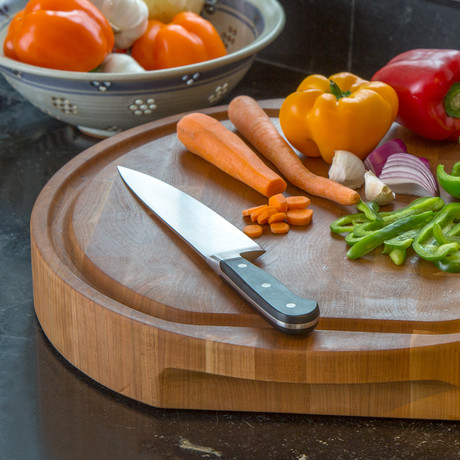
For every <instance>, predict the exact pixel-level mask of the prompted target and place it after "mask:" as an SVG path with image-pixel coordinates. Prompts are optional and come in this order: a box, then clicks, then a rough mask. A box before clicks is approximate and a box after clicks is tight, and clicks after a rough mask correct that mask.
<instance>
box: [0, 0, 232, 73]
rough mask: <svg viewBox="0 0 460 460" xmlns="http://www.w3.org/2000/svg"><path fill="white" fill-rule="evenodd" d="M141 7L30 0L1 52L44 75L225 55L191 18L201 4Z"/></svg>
mask: <svg viewBox="0 0 460 460" xmlns="http://www.w3.org/2000/svg"><path fill="white" fill-rule="evenodd" d="M148 3H149V5H147V3H146V2H144V0H111V1H108V0H91V1H89V0H62V1H60V2H56V1H55V0H29V2H28V3H27V5H26V6H25V8H24V9H23V10H21V11H19V12H18V13H17V14H16V15H15V16H14V17H13V19H12V21H11V23H10V26H9V28H8V33H7V36H6V38H5V41H4V45H3V53H4V55H5V56H6V57H9V58H11V59H15V60H18V61H21V62H25V63H27V64H31V65H35V66H39V67H45V68H49V69H56V70H70V71H76V72H90V71H95V70H97V71H100V72H131V73H132V72H144V71H146V70H157V69H166V68H171V67H180V66H184V65H189V64H195V63H198V62H203V61H207V60H210V59H216V58H218V57H221V56H224V55H226V54H227V51H226V49H225V45H224V44H223V42H222V40H221V38H220V36H219V34H218V32H217V31H216V29H215V28H214V26H213V25H212V24H211V23H210V22H209V21H208V20H206V19H204V18H203V17H201V16H200V15H199V14H197V13H199V11H200V10H201V8H202V6H203V2H202V1H201V0H200V1H189V2H184V1H180V2H179V1H178V0H157V1H150V2H148ZM198 8H200V10H198ZM195 11H196V12H195ZM172 12H174V15H171V13H172ZM163 21H166V22H163Z"/></svg>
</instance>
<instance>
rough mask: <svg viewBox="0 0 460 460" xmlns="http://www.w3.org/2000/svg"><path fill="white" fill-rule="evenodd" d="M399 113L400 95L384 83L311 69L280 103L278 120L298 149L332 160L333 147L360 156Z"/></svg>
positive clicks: (370, 147) (289, 139)
mask: <svg viewBox="0 0 460 460" xmlns="http://www.w3.org/2000/svg"><path fill="white" fill-rule="evenodd" d="M397 113H398V96H397V94H396V92H395V90H394V89H393V88H392V87H391V86H389V85H387V84H386V83H383V82H379V81H373V82H369V81H367V80H363V79H362V78H360V77H358V76H356V75H354V74H351V73H348V72H341V73H337V74H335V75H332V76H330V77H329V78H327V77H325V76H323V75H316V74H315V75H309V76H308V77H306V78H305V79H304V80H303V81H302V83H301V84H300V85H299V87H298V88H297V91H296V92H294V93H292V94H290V95H289V96H288V97H287V98H286V99H285V100H284V101H283V103H282V105H281V110H280V115H279V119H280V125H281V129H282V130H283V133H284V135H285V136H286V138H287V140H288V141H289V142H290V143H291V144H292V145H293V146H294V147H295V148H296V149H297V150H299V151H300V152H301V153H303V154H304V155H307V156H311V157H319V156H321V157H322V158H323V159H324V160H325V161H326V162H327V163H332V158H333V156H334V151H335V150H348V151H349V152H352V153H354V154H355V155H357V156H358V157H359V158H361V159H364V158H365V157H366V156H367V155H368V154H369V153H370V152H371V151H372V150H373V149H374V148H375V147H376V146H377V144H378V143H379V142H380V140H381V139H382V138H383V136H384V135H385V134H386V133H387V131H388V129H389V128H390V126H391V124H392V123H393V122H394V120H395V118H396V115H397Z"/></svg>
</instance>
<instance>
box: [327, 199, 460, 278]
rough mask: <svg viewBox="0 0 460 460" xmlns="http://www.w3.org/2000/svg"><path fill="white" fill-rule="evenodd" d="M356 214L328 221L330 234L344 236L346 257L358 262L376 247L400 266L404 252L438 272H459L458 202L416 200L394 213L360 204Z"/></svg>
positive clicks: (459, 222) (375, 206)
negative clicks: (408, 252)
mask: <svg viewBox="0 0 460 460" xmlns="http://www.w3.org/2000/svg"><path fill="white" fill-rule="evenodd" d="M356 207H357V210H358V211H360V212H357V213H355V214H349V215H346V216H343V217H340V218H339V219H337V220H335V221H334V222H332V224H331V226H330V228H331V231H332V232H333V233H343V234H346V236H345V241H346V242H347V243H348V245H349V246H350V249H349V250H348V252H347V257H348V258H350V259H358V258H361V257H364V256H365V255H366V254H368V253H370V252H371V251H373V250H374V249H376V248H378V247H381V246H382V247H383V250H382V254H388V255H389V257H390V259H391V260H392V261H393V262H394V263H395V264H396V265H401V264H403V263H404V262H405V261H406V258H407V251H408V250H409V249H410V248H412V249H413V250H414V251H415V253H416V254H417V255H418V256H419V257H421V258H423V259H425V260H428V261H430V262H432V263H434V264H435V265H436V266H437V267H438V268H439V269H440V270H443V271H446V272H451V273H459V272H460V203H449V204H445V203H444V201H443V200H442V199H441V198H439V197H423V198H417V199H416V200H414V201H413V202H412V203H411V204H409V205H408V206H406V207H404V208H401V209H398V210H396V211H389V212H380V210H379V207H378V206H377V205H376V204H375V203H373V202H369V203H365V202H363V201H360V202H359V203H358V205H357V206H356Z"/></svg>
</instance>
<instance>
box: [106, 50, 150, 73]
mask: <svg viewBox="0 0 460 460" xmlns="http://www.w3.org/2000/svg"><path fill="white" fill-rule="evenodd" d="M99 72H103V73H112V72H113V73H140V72H145V69H144V68H143V67H141V66H140V65H139V64H138V62H137V61H136V60H135V59H134V58H132V57H131V56H130V55H129V54H124V53H110V54H109V55H108V56H107V57H106V58H105V59H104V62H103V63H102V64H101V65H100V67H99Z"/></svg>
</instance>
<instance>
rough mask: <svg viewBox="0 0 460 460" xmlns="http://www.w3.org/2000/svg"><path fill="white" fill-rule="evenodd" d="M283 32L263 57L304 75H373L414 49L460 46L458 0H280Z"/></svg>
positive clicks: (366, 76)
mask: <svg viewBox="0 0 460 460" xmlns="http://www.w3.org/2000/svg"><path fill="white" fill-rule="evenodd" d="M280 3H281V4H282V5H283V7H284V10H285V13H286V26H285V28H284V30H283V32H282V33H281V35H280V36H279V37H278V38H277V39H276V40H275V41H274V42H273V43H272V44H271V45H270V46H269V47H268V48H266V49H265V50H263V51H262V52H260V53H259V55H258V59H260V60H266V61H268V62H270V63H276V64H277V65H279V66H280V67H287V68H289V69H290V70H297V71H299V72H300V73H301V74H310V73H320V74H324V75H331V74H333V73H336V72H341V71H344V70H346V71H351V72H353V73H356V74H357V75H359V76H361V77H363V78H370V77H371V76H372V75H373V73H374V72H375V71H377V70H378V69H379V68H380V67H382V66H384V65H385V64H386V63H387V62H388V61H389V60H390V59H391V58H392V57H394V56H396V55H397V54H399V53H401V52H403V51H406V50H409V49H413V48H456V49H458V48H460V46H459V45H460V39H459V37H458V30H459V26H460V1H458V0H383V1H382V0H328V1H324V0H280Z"/></svg>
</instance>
